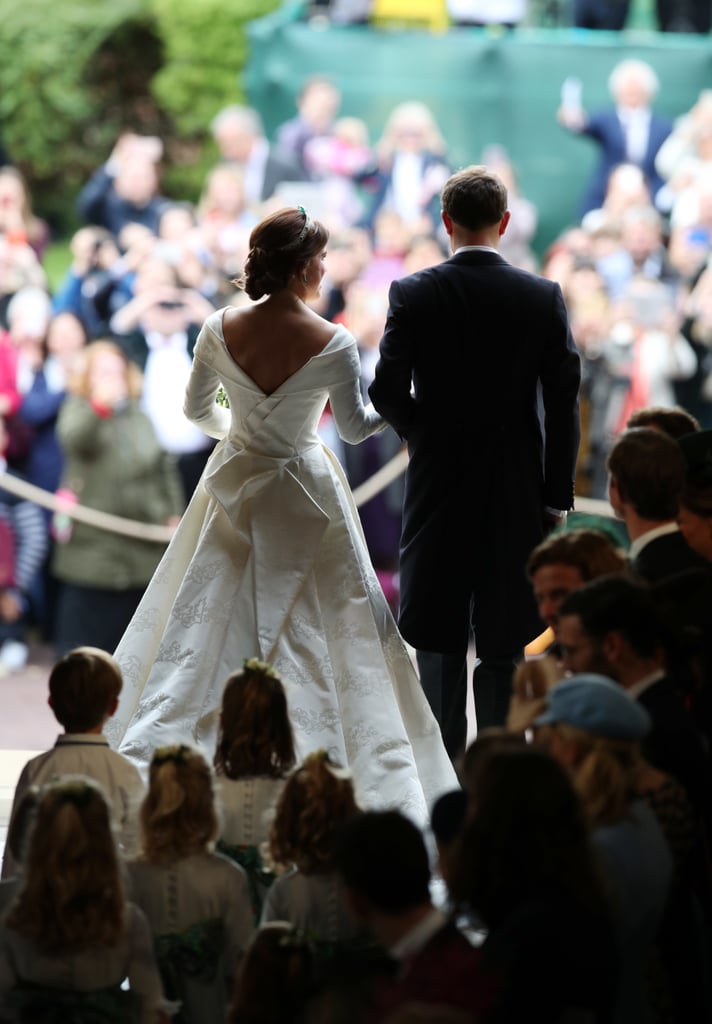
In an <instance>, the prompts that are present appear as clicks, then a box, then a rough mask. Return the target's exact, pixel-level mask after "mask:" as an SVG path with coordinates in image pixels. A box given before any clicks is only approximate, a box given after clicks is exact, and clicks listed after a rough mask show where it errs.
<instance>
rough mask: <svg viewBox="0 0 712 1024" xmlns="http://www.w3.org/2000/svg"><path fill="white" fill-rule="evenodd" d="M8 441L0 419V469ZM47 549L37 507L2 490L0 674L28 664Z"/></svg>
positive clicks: (41, 518)
mask: <svg viewBox="0 0 712 1024" xmlns="http://www.w3.org/2000/svg"><path fill="white" fill-rule="evenodd" d="M8 441H9V437H8V433H7V429H6V427H5V421H4V419H3V417H2V416H0V470H2V472H6V473H9V474H10V475H13V476H15V475H17V474H16V473H15V472H14V471H13V470H11V469H9V468H8V466H7V462H6V460H5V452H6V450H7V444H8ZM47 548H48V536H47V525H46V522H45V519H44V516H43V515H42V511H41V509H40V507H39V506H38V505H35V504H34V503H33V502H31V501H26V500H24V499H22V498H18V497H17V496H16V495H15V494H12V493H11V492H10V491H6V490H4V489H0V675H3V674H5V673H6V672H9V671H13V670H17V669H20V668H22V667H23V666H24V665H25V662H26V661H27V653H28V649H27V630H28V626H29V623H30V619H31V597H32V591H33V588H34V586H35V581H36V579H37V576H38V574H39V572H40V570H41V567H42V563H43V562H44V559H45V556H46V554H47Z"/></svg>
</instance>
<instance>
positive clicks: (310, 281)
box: [303, 249, 326, 299]
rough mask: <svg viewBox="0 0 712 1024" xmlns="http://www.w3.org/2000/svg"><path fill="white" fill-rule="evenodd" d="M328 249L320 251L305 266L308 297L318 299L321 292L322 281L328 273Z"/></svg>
mask: <svg viewBox="0 0 712 1024" xmlns="http://www.w3.org/2000/svg"><path fill="white" fill-rule="evenodd" d="M325 260H326V249H323V250H322V251H321V252H318V253H317V254H316V255H315V256H312V258H311V259H310V260H309V262H308V263H307V264H306V266H305V268H304V274H303V276H304V277H306V282H305V284H306V288H307V294H306V298H308V299H317V298H318V297H319V295H320V293H321V282H322V279H323V277H324V274H325V273H326V263H325Z"/></svg>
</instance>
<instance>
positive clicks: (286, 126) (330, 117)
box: [275, 75, 341, 178]
mask: <svg viewBox="0 0 712 1024" xmlns="http://www.w3.org/2000/svg"><path fill="white" fill-rule="evenodd" d="M296 103H297V114H296V116H295V117H291V118H290V119H289V120H288V121H284V122H283V123H282V124H280V125H279V127H278V128H277V130H276V132H275V141H276V143H277V145H278V146H279V147H280V148H281V149H282V150H283V151H284V152H285V153H287V154H289V156H290V157H291V158H292V159H293V160H294V162H295V163H296V164H297V166H298V167H300V168H301V170H302V171H303V174H304V177H305V178H309V177H311V176H312V175H311V172H312V168H311V167H310V166H309V163H308V162H307V159H306V154H305V149H306V146H307V144H308V143H309V142H310V141H311V140H312V139H316V138H321V137H329V136H330V135H331V134H332V131H333V127H334V121H335V119H336V116H337V114H338V112H339V107H340V106H341V91H340V90H339V88H338V86H336V85H335V84H334V82H332V81H331V80H330V79H329V78H324V77H323V76H322V75H313V76H311V77H309V78H307V79H306V81H305V82H303V84H302V86H301V88H300V90H299V92H298V93H297V97H296Z"/></svg>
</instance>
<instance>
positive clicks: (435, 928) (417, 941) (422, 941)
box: [389, 907, 447, 960]
mask: <svg viewBox="0 0 712 1024" xmlns="http://www.w3.org/2000/svg"><path fill="white" fill-rule="evenodd" d="M446 922H447V917H446V916H445V914H444V913H443V912H442V910H438V908H437V907H433V909H432V910H431V911H430V913H429V914H426V915H425V917H424V918H422V919H421V920H420V921H419V922H418V923H417V924H416V926H415V928H411V930H410V931H409V932H408V933H407V934H406V935H404V936H403V938H402V939H400V940H399V941H398V942H396V944H395V946H391V948H390V950H389V952H390V954H391V956H392V957H394V958H395V959H396V960H404V959H405V958H406V957H409V956H414V955H415V954H416V953H419V952H420V951H421V949H422V948H423V947H424V946H425V945H426V944H427V943H428V942H429V941H430V939H432V937H433V935H435V933H436V932H439V931H440V929H441V928H442V927H443V925H444V924H445V923H446Z"/></svg>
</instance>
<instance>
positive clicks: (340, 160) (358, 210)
mask: <svg viewBox="0 0 712 1024" xmlns="http://www.w3.org/2000/svg"><path fill="white" fill-rule="evenodd" d="M304 161H305V164H306V167H307V170H308V171H309V174H310V176H311V177H312V178H313V179H314V180H315V181H318V183H319V195H320V200H321V201H322V202H323V214H322V216H323V219H324V220H325V221H326V223H327V224H328V225H329V229H330V230H331V231H334V230H340V229H343V228H347V227H351V225H353V224H356V223H357V222H358V221H359V220H360V219H361V218H362V216H363V214H364V210H365V206H364V202H363V198H362V196H361V193H360V189H359V186H358V184H357V181H358V179H359V177H360V176H361V175H362V173H363V172H364V171H365V170H366V168H367V167H368V166H369V165H370V164H371V163H372V161H373V151H372V149H371V144H370V141H369V134H368V125H367V124H366V122H365V121H364V120H363V119H362V118H360V117H339V118H337V120H336V121H335V122H334V124H333V127H332V130H331V134H329V135H318V136H315V137H314V138H313V139H309V141H308V142H307V143H306V145H305V147H304Z"/></svg>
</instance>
